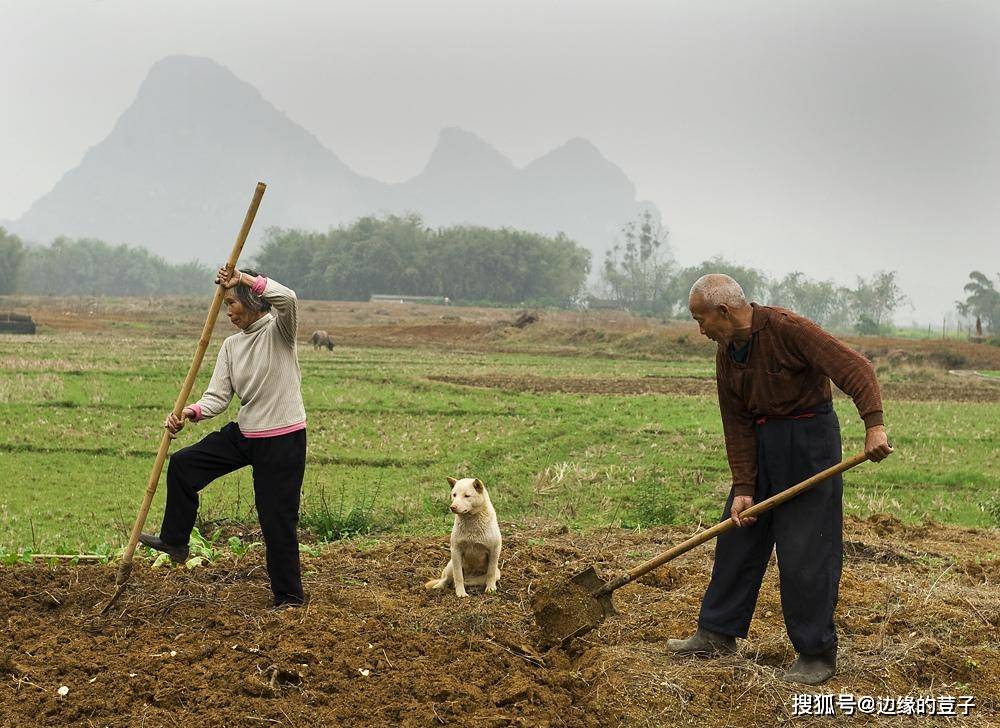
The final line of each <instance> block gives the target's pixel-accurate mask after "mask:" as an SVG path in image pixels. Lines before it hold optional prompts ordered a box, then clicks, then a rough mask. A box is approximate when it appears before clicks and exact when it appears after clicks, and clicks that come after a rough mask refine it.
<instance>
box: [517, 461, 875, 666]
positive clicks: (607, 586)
mask: <svg viewBox="0 0 1000 728" xmlns="http://www.w3.org/2000/svg"><path fill="white" fill-rule="evenodd" d="M867 459H868V456H867V455H865V454H864V453H860V454H859V455H855V456H854V457H852V458H850V459H848V460H844V461H843V462H840V463H838V464H837V465H834V466H832V467H829V468H827V469H826V470H824V471H822V472H820V473H817V474H816V475H814V476H812V477H811V478H809V479H808V480H803V481H802V482H801V483H799V484H798V485H795V486H792V487H791V488H789V489H788V490H785V491H783V492H781V493H779V494H778V495H775V496H772V497H770V498H768V499H767V500H765V501H761V502H760V503H757V504H756V505H754V506H752V507H750V508H748V509H746V510H745V511H743V512H742V513H741V514H740V516H756V515H758V514H760V513H764V512H765V511H769V510H771V509H772V508H774V507H775V506H776V505H778V504H779V503H784V502H785V501H787V500H790V499H791V498H794V497H795V496H797V495H798V494H799V493H802V492H803V491H806V490H808V489H809V488H812V487H813V486H814V485H816V484H817V483H821V482H822V481H824V480H826V479H827V478H830V477H832V476H834V475H837V474H838V473H842V472H844V471H845V470H849V469H850V468H853V467H854V466H855V465H859V464H861V463H863V462H864V461H865V460H867ZM734 526H735V524H734V523H733V521H732V520H731V519H729V518H727V519H726V520H725V521H722V522H721V523H718V524H716V525H715V526H712V528H709V529H706V530H704V531H702V532H701V533H699V534H696V535H694V536H692V537H691V538H689V539H688V540H687V541H685V542H684V543H682V544H678V545H677V546H674V547H673V548H672V549H670V550H669V551H665V552H663V553H662V554H660V555H659V556H656V557H654V558H652V559H650V560H649V561H647V562H646V563H644V564H640V565H639V566H636V567H635V568H634V569H632V570H631V571H629V572H627V573H625V574H622V575H621V576H620V577H618V578H617V579H615V580H614V581H611V582H605V581H604V580H603V579H601V577H600V576H599V575H598V573H597V569H595V568H594V567H593V566H589V567H587V568H586V569H584V570H583V571H581V572H580V573H578V574H576V575H575V576H573V577H572V578H571V579H570V580H569V581H568V582H564V583H562V584H557V585H555V586H553V587H551V588H548V589H543V590H542V591H541V592H539V594H538V596H537V597H535V599H534V600H533V604H532V610H533V611H534V613H535V620H536V621H537V622H538V626H539V627H540V628H541V630H542V641H543V643H544V644H546V645H548V646H552V645H561V646H563V647H565V646H566V645H568V644H569V643H570V642H571V641H572V640H573V639H575V638H577V637H581V636H583V635H585V634H587V633H588V632H590V631H591V630H592V629H595V628H596V627H598V626H599V625H600V624H601V623H602V622H603V621H604V620H605V619H606V618H607V617H609V616H611V615H613V614H617V612H616V611H615V606H614V604H613V603H612V601H611V594H612V593H613V592H614V591H615V590H616V589H621V588H622V587H623V586H625V585H626V584H630V583H632V582H633V581H635V580H636V579H638V578H639V577H640V576H642V575H644V574H648V573H649V572H650V571H652V570H653V569H656V568H658V567H660V566H662V565H663V564H665V563H667V562H668V561H670V560H671V559H674V558H676V557H678V556H680V555H681V554H683V553H686V552H687V551H690V550H691V549H693V548H694V547H695V546H698V545H699V544H703V543H705V542H706V541H710V540H711V539H713V538H715V537H716V536H718V535H719V534H720V533H722V532H724V531H728V530H729V529H730V528H733V527H734Z"/></svg>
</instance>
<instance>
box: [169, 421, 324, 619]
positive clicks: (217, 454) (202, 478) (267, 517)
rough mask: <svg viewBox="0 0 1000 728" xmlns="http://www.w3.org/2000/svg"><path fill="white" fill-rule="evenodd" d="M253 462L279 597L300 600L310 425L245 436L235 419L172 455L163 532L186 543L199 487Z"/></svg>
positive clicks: (269, 569) (256, 496)
mask: <svg viewBox="0 0 1000 728" xmlns="http://www.w3.org/2000/svg"><path fill="white" fill-rule="evenodd" d="M247 465H250V466H251V467H252V468H253V493H254V502H255V504H256V506H257V517H258V519H260V528H261V531H262V533H263V534H264V544H265V546H266V547H267V573H268V576H270V577H271V591H272V592H274V603H275V604H284V603H286V602H301V601H302V599H303V594H302V572H301V566H300V564H299V540H298V534H297V532H296V529H297V528H298V523H299V499H300V497H301V494H302V477H303V475H304V474H305V467H306V431H305V430H304V429H303V430H297V431H296V432H290V433H288V434H287V435H278V436H277V437H260V438H249V437H244V436H243V433H242V432H240V428H239V426H238V425H237V424H236V423H235V422H231V423H229V424H228V425H226V426H225V427H223V428H222V429H221V430H219V431H218V432H213V433H212V434H210V435H208V436H206V437H205V438H204V439H203V440H201V441H200V442H197V443H195V444H194V445H191V446H189V447H185V448H182V449H180V450H178V451H177V452H175V453H174V454H173V455H171V456H170V465H169V467H168V468H167V505H166V509H165V510H164V512H163V525H162V526H161V528H160V538H161V539H163V541H164V542H165V543H168V544H172V545H181V544H187V542H188V539H189V538H190V536H191V529H193V528H194V521H195V516H196V515H197V513H198V492H199V491H200V490H201V489H202V488H204V487H205V486H206V485H208V484H209V483H211V482H212V481H213V480H215V479H216V478H218V477H221V476H223V475H225V474H226V473H231V472H233V471H234V470H238V469H239V468H242V467H245V466H247Z"/></svg>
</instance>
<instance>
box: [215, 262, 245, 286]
mask: <svg viewBox="0 0 1000 728" xmlns="http://www.w3.org/2000/svg"><path fill="white" fill-rule="evenodd" d="M242 277H243V274H242V273H241V272H240V271H239V270H238V269H237V268H233V269H232V270H229V268H228V267H226V266H222V267H221V268H219V272H218V273H217V274H216V275H215V282H216V283H218V284H219V285H220V286H222V287H223V288H227V289H228V288H235V287H236V286H237V285H238V284H239V282H240V279H241V278H242Z"/></svg>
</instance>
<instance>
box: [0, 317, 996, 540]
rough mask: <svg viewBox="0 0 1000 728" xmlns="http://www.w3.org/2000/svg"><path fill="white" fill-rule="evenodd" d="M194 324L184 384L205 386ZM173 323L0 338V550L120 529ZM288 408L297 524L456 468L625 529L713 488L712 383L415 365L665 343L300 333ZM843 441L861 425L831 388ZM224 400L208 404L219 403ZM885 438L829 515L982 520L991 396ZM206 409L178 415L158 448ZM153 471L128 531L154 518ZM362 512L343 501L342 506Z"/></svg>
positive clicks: (198, 429) (241, 498)
mask: <svg viewBox="0 0 1000 728" xmlns="http://www.w3.org/2000/svg"><path fill="white" fill-rule="evenodd" d="M218 344H219V338H218V337H217V338H216V340H215V341H214V342H213V346H212V347H211V348H210V350H209V353H208V355H207V356H206V359H205V364H204V366H203V368H202V373H201V376H200V377H199V380H198V383H197V384H196V386H195V389H194V393H193V395H192V398H191V401H194V400H195V399H197V396H198V395H199V394H200V392H201V391H202V389H203V388H204V386H205V385H206V384H207V381H208V378H209V375H210V373H211V369H212V364H213V362H214V358H215V353H216V351H217V347H218ZM192 353H193V344H192V343H191V341H190V340H189V339H155V338H150V337H143V336H142V334H141V333H137V332H132V331H130V332H128V333H127V334H124V338H123V335H122V334H119V335H117V336H113V335H111V334H109V333H94V334H87V335H84V334H78V333H66V334H51V335H42V336H38V337H33V338H28V337H16V336H0V419H2V421H3V423H4V427H3V428H2V430H0V551H8V552H10V551H19V550H25V549H31V550H33V551H35V552H52V551H67V552H78V551H79V552H87V551H93V550H95V549H96V550H108V549H111V548H114V547H118V546H120V545H121V544H122V543H123V542H124V540H125V534H126V532H127V529H128V527H129V526H130V524H131V522H132V520H133V519H134V517H135V513H136V510H137V509H138V506H139V504H140V502H141V499H142V493H143V489H144V487H145V483H146V479H147V478H148V475H149V470H150V468H151V466H152V463H153V460H154V455H155V451H156V448H157V445H158V443H159V439H160V436H161V433H162V429H161V423H162V421H163V418H164V416H165V414H166V412H167V411H168V410H169V408H170V406H171V405H172V403H173V399H174V397H175V396H176V394H177V391H178V389H179V387H180V383H181V380H182V379H183V376H184V374H185V372H186V370H187V366H188V364H189V362H190V357H191V355H192ZM300 359H301V362H302V373H303V393H304V397H305V402H306V409H307V412H308V420H309V428H308V439H309V457H308V466H307V470H306V478H305V485H304V506H303V514H304V519H305V521H306V522H307V523H312V524H316V523H319V522H326V523H327V524H328V525H329V524H333V525H334V526H336V525H337V524H339V523H342V522H343V521H344V520H346V519H347V516H348V514H349V512H350V511H351V510H352V509H355V516H356V518H355V519H354V521H353V523H355V524H356V525H358V526H360V527H362V528H367V527H369V526H370V527H371V528H373V529H374V530H375V531H376V532H391V533H427V532H439V533H444V532H446V531H447V530H448V529H449V528H450V523H451V517H450V514H449V513H448V511H447V493H448V486H447V484H446V482H445V476H448V475H452V476H457V477H461V476H465V475H475V476H478V477H480V478H481V479H483V480H484V481H485V482H486V483H487V485H488V486H489V488H490V491H491V493H492V496H493V500H494V502H495V504H496V506H497V509H498V511H499V513H500V517H501V519H502V520H503V521H506V522H515V523H516V522H521V521H525V520H526V519H537V518H542V519H548V520H551V521H560V522H564V523H566V524H567V525H569V526H571V527H585V526H595V525H609V524H614V525H618V526H624V527H629V528H637V527H643V526H646V525H651V524H657V523H669V522H674V523H690V524H695V523H697V522H699V521H708V520H713V519H715V518H717V516H718V513H719V510H720V508H721V506H722V503H723V501H724V498H725V494H726V493H727V492H728V488H729V475H728V467H727V464H726V461H725V454H724V449H723V441H722V432H721V424H720V421H719V415H718V407H717V403H716V400H715V398H714V397H713V396H679V395H677V396H675V395H669V396H668V395H631V396H610V395H599V394H562V393H553V394H533V393H528V392H518V391H507V390H501V389H489V388H478V387H466V386H461V385H455V384H447V383H441V382H436V381H432V380H431V379H429V377H432V376H440V375H448V376H469V377H473V376H482V375H486V374H489V375H502V376H504V377H510V378H512V379H515V378H516V377H519V376H531V377H550V378H559V377H577V378H594V379H609V380H610V379H617V378H629V379H638V378H642V377H646V376H656V377H699V378H709V377H711V376H712V373H713V369H714V364H713V362H712V361H711V360H710V359H708V358H688V359H684V360H678V361H651V360H649V359H648V358H647V359H635V360H632V359H627V358H624V359H623V358H616V359H611V358H604V357H601V356H595V355H593V352H581V355H580V356H552V355H544V354H537V355H532V354H493V353H464V352H451V351H441V350H429V349H428V350H420V349H360V348H337V349H336V350H334V352H332V353H330V352H326V351H313V350H312V349H311V348H306V347H302V348H301V349H300ZM837 410H838V413H839V414H840V417H841V423H842V428H843V434H844V451H845V453H852V452H856V451H859V450H860V448H861V444H862V439H863V434H864V433H863V428H862V425H861V422H860V420H859V419H858V417H857V415H856V412H855V411H854V409H853V406H852V405H851V403H850V401H848V400H846V399H843V398H841V399H838V401H837ZM235 413H236V403H235V402H234V404H233V405H232V406H231V407H230V411H229V412H228V413H227V414H228V415H231V416H233V417H235ZM886 417H887V422H888V424H889V430H890V436H891V439H892V440H893V441H894V443H895V445H896V446H897V450H898V452H897V454H896V455H894V456H893V457H891V458H890V459H889V460H887V461H886V462H884V463H882V464H879V465H874V464H870V463H866V464H864V465H862V466H861V467H859V468H857V469H856V470H855V471H853V472H851V473H849V474H848V476H847V479H846V480H847V487H846V495H845V504H846V507H847V510H848V512H849V513H853V514H856V515H859V516H867V515H868V514H870V513H873V512H888V513H891V514H894V515H896V516H897V517H899V518H901V519H903V520H905V521H922V520H924V519H928V518H929V519H934V520H936V521H939V522H942V523H952V524H961V525H965V526H996V525H998V524H997V511H998V510H1000V509H998V508H997V505H996V503H997V496H996V492H997V482H998V480H1000V460H998V454H997V451H998V448H997V447H996V443H997V441H998V434H1000V433H998V430H1000V407H998V406H997V405H996V404H991V403H954V402H937V401H928V402H908V401H899V402H895V401H887V402H886ZM226 421H228V417H226V416H225V415H224V416H223V417H222V418H219V419H216V420H211V421H208V422H205V423H201V424H198V425H194V426H189V427H188V428H187V429H186V430H185V431H184V432H182V433H181V435H180V437H179V438H178V440H177V441H176V443H175V448H177V447H181V446H183V445H186V444H190V443H192V442H194V441H196V440H197V439H198V438H199V437H200V436H202V435H203V434H205V433H206V432H208V431H209V430H210V429H215V428H218V427H221V426H222V425H223V424H225V422H226ZM165 487H166V486H165V475H164V478H163V479H161V487H160V490H159V492H158V493H157V497H156V500H155V501H154V504H153V510H152V512H151V513H150V518H149V524H150V525H149V527H148V529H147V530H156V529H157V528H158V524H159V518H160V513H161V509H162V506H163V496H164V491H165ZM252 492H253V491H252V482H251V476H250V473H249V471H241V472H238V473H236V474H233V475H231V476H227V477H225V478H223V479H221V480H220V481H218V482H216V483H214V484H213V485H211V486H209V488H208V489H207V490H206V491H205V492H204V495H203V499H202V516H203V517H204V518H205V519H208V520H213V521H214V520H219V519H232V520H234V521H237V522H244V523H253V522H254V521H255V518H254V514H253V511H252V502H253V499H252ZM359 509H360V510H361V511H364V513H362V514H361V517H360V518H357V516H358V510H359Z"/></svg>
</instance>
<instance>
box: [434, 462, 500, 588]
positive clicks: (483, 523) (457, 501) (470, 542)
mask: <svg viewBox="0 0 1000 728" xmlns="http://www.w3.org/2000/svg"><path fill="white" fill-rule="evenodd" d="M448 484H449V485H450V486H451V512H452V513H454V514H455V525H454V527H453V528H452V529H451V561H449V562H448V565H447V566H446V567H444V571H442V572H441V578H440V579H431V580H430V581H429V582H427V583H426V584H425V585H424V586H426V587H427V588H428V589H444V588H445V587H448V586H451V585H452V584H454V585H455V596H457V597H467V596H469V595H468V593H466V591H465V587H466V586H483V585H484V584H485V585H486V591H488V592H495V591H496V590H497V581H499V579H500V569H499V566H498V565H499V563H500V546H501V543H502V539H501V538H500V526H499V524H498V523H497V512H496V511H495V510H493V503H492V502H490V494H489V493H487V492H486V486H485V485H483V481H481V480H480V479H479V478H462V479H461V480H455V479H454V478H448Z"/></svg>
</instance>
